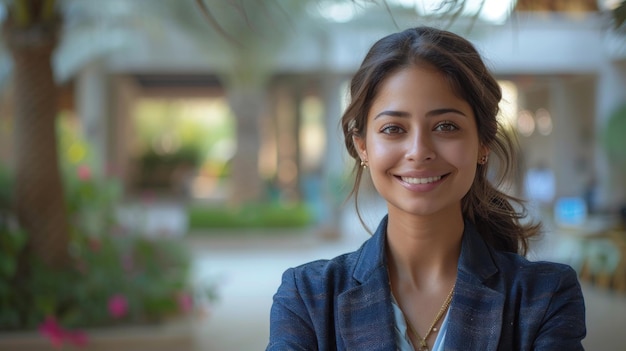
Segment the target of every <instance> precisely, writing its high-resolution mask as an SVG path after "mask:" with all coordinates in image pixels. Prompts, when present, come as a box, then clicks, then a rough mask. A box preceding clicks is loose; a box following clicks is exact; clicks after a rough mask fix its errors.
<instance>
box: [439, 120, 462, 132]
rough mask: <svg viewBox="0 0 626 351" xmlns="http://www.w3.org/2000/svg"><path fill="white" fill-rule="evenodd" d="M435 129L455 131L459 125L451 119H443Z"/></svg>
mask: <svg viewBox="0 0 626 351" xmlns="http://www.w3.org/2000/svg"><path fill="white" fill-rule="evenodd" d="M435 130H436V131H438V132H454V131H457V130H459V127H457V126H456V124H454V123H452V122H450V121H443V122H441V123H439V124H437V125H436V126H435Z"/></svg>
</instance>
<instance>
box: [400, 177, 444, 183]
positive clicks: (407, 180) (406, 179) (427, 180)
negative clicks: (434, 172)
mask: <svg viewBox="0 0 626 351" xmlns="http://www.w3.org/2000/svg"><path fill="white" fill-rule="evenodd" d="M400 178H401V179H402V181H403V182H405V183H409V184H429V183H434V182H436V181H438V180H440V179H441V176H436V177H428V178H412V177H400Z"/></svg>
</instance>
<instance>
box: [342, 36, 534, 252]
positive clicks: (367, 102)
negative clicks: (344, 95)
mask: <svg viewBox="0 0 626 351" xmlns="http://www.w3.org/2000/svg"><path fill="white" fill-rule="evenodd" d="M412 65H429V66H432V67H434V68H436V69H437V70H438V71H439V72H441V73H442V74H443V75H444V76H445V79H446V80H447V82H448V83H449V84H450V87H451V88H452V89H453V91H454V92H455V93H456V94H457V95H458V96H459V97H461V98H462V99H464V100H465V101H467V102H468V103H469V105H470V106H471V107H472V109H473V112H474V116H475V118H476V125H477V129H478V138H479V140H480V143H481V144H482V145H485V146H486V147H488V148H489V150H490V152H491V153H492V154H495V155H496V157H497V160H498V162H497V163H498V166H499V167H498V169H497V171H496V173H495V177H494V178H493V180H490V179H489V177H488V174H487V171H488V167H487V164H485V165H480V164H479V165H478V166H477V167H478V169H477V172H476V176H475V178H474V181H473V183H472V185H471V187H470V189H469V191H468V193H467V194H466V195H465V196H464V197H463V199H462V200H461V202H462V212H463V217H464V218H465V219H466V220H469V221H470V222H472V223H474V225H475V226H476V228H477V229H478V232H479V233H480V234H481V235H482V237H483V238H484V239H485V241H487V242H488V243H489V244H490V245H491V246H492V247H494V248H495V249H497V250H503V251H508V252H515V253H521V254H526V252H527V250H528V242H529V238H531V237H532V236H535V235H537V234H538V233H539V231H540V224H538V223H524V222H523V221H522V220H523V219H524V218H525V217H526V214H527V212H526V208H525V207H524V203H523V201H522V200H521V199H519V198H516V197H514V196H511V195H508V194H506V193H504V192H503V191H501V190H499V187H500V185H502V184H503V183H504V182H505V181H506V180H508V179H509V178H510V177H511V176H512V174H513V173H514V172H515V168H516V164H515V162H514V161H515V160H516V159H517V143H516V139H515V138H514V136H513V134H511V133H508V132H506V130H505V128H503V126H502V125H501V124H500V123H499V122H498V120H497V118H496V116H497V115H498V112H499V107H498V104H499V102H500V100H501V98H502V92H501V89H500V86H499V84H498V82H497V81H496V80H495V78H494V77H493V76H492V74H491V73H490V72H489V70H488V69H487V67H486V66H485V64H484V62H483V60H482V58H481V56H480V54H479V53H478V52H477V50H476V48H475V47H474V46H473V45H472V43H470V42H469V41H468V40H466V39H464V38H462V37H460V36H459V35H456V34H454V33H452V32H449V31H445V30H440V29H436V28H432V27H417V28H410V29H406V30H404V31H402V32H398V33H394V34H391V35H388V36H386V37H384V38H382V39H380V40H379V41H377V42H376V43H375V44H374V45H373V46H372V47H371V48H370V50H369V52H368V53H367V55H366V56H365V58H364V60H363V62H362V63H361V66H360V67H359V69H358V71H357V72H356V73H355V74H354V76H353V78H352V81H351V84H350V103H349V105H348V106H347V108H346V110H345V112H344V114H343V116H342V118H341V128H342V131H343V134H344V138H345V145H346V148H347V150H348V153H349V154H350V156H351V157H352V158H354V160H355V164H354V170H353V171H354V173H355V181H354V184H353V187H352V190H351V192H350V195H351V196H354V201H355V206H356V210H357V214H358V216H359V218H360V219H361V215H360V212H359V208H358V195H359V187H360V183H361V180H362V177H363V169H362V167H360V161H361V160H360V158H359V155H358V152H357V150H356V147H355V145H354V142H353V136H359V137H361V138H365V133H366V130H367V128H366V127H367V115H368V112H369V110H370V108H371V105H372V103H373V101H374V99H375V97H376V94H377V93H378V90H379V88H380V86H381V84H382V82H383V81H384V80H385V79H386V78H387V77H389V76H390V75H391V74H393V73H395V72H397V71H399V70H401V69H403V68H407V67H410V66H412ZM492 182H493V183H492ZM361 222H363V221H362V219H361Z"/></svg>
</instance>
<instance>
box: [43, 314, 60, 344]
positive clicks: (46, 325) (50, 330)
mask: <svg viewBox="0 0 626 351" xmlns="http://www.w3.org/2000/svg"><path fill="white" fill-rule="evenodd" d="M39 332H40V333H41V334H43V335H44V336H46V337H48V340H50V343H51V344H52V347H54V348H59V347H61V346H63V338H64V335H65V332H64V330H63V328H61V326H60V325H59V323H58V322H57V320H56V318H54V317H53V316H48V317H46V320H45V321H44V322H43V323H42V324H41V325H40V326H39Z"/></svg>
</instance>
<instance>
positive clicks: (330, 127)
mask: <svg viewBox="0 0 626 351" xmlns="http://www.w3.org/2000/svg"><path fill="white" fill-rule="evenodd" d="M345 82H346V78H345V77H342V76H340V75H336V76H335V75H326V76H324V77H323V80H322V92H321V93H322V96H321V97H322V99H323V101H324V117H325V120H324V127H325V130H326V148H325V154H324V158H323V159H324V163H323V165H322V184H323V199H324V202H325V206H324V213H323V214H322V217H323V220H322V226H321V228H320V233H321V235H322V236H323V237H324V238H327V239H337V238H339V237H340V236H341V233H340V231H339V229H340V220H341V218H340V207H341V204H342V203H343V202H344V200H345V199H344V198H345V196H346V190H347V189H349V187H350V184H348V183H346V180H345V177H346V174H347V170H348V169H349V167H350V166H351V165H352V162H351V161H352V159H351V158H350V157H349V156H348V154H347V152H346V148H345V145H344V138H343V133H342V132H341V125H340V121H341V115H342V113H343V107H344V106H343V98H344V94H346V92H345V91H344V90H343V89H342V88H343V84H344V83H345Z"/></svg>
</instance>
